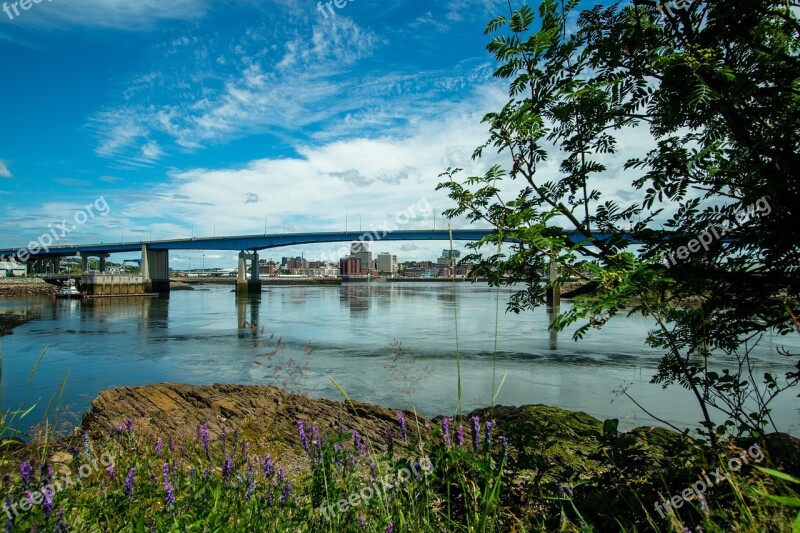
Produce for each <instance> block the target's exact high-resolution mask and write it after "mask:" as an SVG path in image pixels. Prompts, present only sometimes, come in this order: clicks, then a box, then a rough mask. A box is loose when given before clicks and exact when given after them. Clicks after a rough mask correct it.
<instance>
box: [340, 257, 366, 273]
mask: <svg viewBox="0 0 800 533" xmlns="http://www.w3.org/2000/svg"><path fill="white" fill-rule="evenodd" d="M339 274H340V275H342V276H355V275H358V274H361V261H360V260H359V259H358V258H357V257H353V256H350V257H345V258H343V259H341V260H340V261H339Z"/></svg>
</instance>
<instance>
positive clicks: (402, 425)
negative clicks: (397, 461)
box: [397, 411, 408, 441]
mask: <svg viewBox="0 0 800 533" xmlns="http://www.w3.org/2000/svg"><path fill="white" fill-rule="evenodd" d="M397 421H398V422H400V436H402V437H403V440H404V441H406V440H408V434H407V433H406V416H405V415H404V414H403V412H402V411H398V412H397Z"/></svg>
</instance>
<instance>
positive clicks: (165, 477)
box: [164, 463, 169, 485]
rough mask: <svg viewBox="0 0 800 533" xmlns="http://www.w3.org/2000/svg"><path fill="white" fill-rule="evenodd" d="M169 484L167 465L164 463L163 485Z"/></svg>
mask: <svg viewBox="0 0 800 533" xmlns="http://www.w3.org/2000/svg"><path fill="white" fill-rule="evenodd" d="M168 482H169V463H164V484H165V485H166V484H167V483H168Z"/></svg>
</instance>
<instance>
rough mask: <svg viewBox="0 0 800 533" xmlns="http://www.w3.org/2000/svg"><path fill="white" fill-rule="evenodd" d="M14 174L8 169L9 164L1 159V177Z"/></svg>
mask: <svg viewBox="0 0 800 533" xmlns="http://www.w3.org/2000/svg"><path fill="white" fill-rule="evenodd" d="M11 177H13V175H12V174H11V171H10V170H8V166H7V165H6V163H5V162H4V161H0V178H11Z"/></svg>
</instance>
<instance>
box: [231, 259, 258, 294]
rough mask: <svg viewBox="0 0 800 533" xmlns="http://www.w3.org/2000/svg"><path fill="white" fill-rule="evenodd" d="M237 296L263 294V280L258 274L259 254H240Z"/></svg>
mask: <svg viewBox="0 0 800 533" xmlns="http://www.w3.org/2000/svg"><path fill="white" fill-rule="evenodd" d="M248 261H250V262H251V263H250V279H249V280H248V279H247V270H248V268H247V262H248ZM236 293H237V294H261V280H260V279H259V273H258V252H253V253H252V254H247V253H245V252H241V253H240V254H239V274H238V276H237V278H236Z"/></svg>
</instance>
